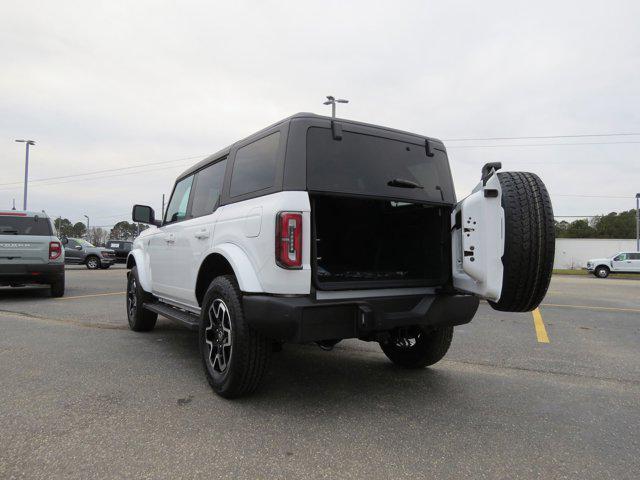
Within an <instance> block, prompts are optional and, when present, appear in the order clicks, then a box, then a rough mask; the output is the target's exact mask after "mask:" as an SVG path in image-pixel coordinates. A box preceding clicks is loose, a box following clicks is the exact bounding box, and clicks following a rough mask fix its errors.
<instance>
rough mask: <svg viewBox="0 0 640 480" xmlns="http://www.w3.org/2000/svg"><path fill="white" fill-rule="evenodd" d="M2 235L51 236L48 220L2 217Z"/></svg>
mask: <svg viewBox="0 0 640 480" xmlns="http://www.w3.org/2000/svg"><path fill="white" fill-rule="evenodd" d="M0 235H37V236H47V237H48V236H51V235H52V231H51V224H50V223H49V219H48V218H43V217H17V216H13V215H0Z"/></svg>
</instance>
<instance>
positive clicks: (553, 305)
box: [542, 303, 640, 313]
mask: <svg viewBox="0 0 640 480" xmlns="http://www.w3.org/2000/svg"><path fill="white" fill-rule="evenodd" d="M542 306H544V307H560V308H582V309H585V310H605V311H611V312H634V313H640V308H619V307H594V306H592V305H562V304H559V303H543V304H542Z"/></svg>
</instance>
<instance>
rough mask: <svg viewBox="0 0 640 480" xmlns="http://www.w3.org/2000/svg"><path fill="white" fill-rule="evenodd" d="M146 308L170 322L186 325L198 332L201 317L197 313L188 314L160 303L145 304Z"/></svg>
mask: <svg viewBox="0 0 640 480" xmlns="http://www.w3.org/2000/svg"><path fill="white" fill-rule="evenodd" d="M144 308H146V309H147V310H149V311H150V312H155V313H157V314H159V315H162V316H163V317H167V318H168V319H170V320H176V321H178V322H181V323H184V324H185V325H186V326H187V327H189V328H190V329H191V330H197V329H198V327H199V325H200V317H199V316H198V315H196V314H195V313H191V312H186V311H184V310H180V309H178V308H175V307H170V306H169V305H165V304H164V303H160V302H153V303H145V304H144Z"/></svg>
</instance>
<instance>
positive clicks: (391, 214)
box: [126, 113, 555, 397]
mask: <svg viewBox="0 0 640 480" xmlns="http://www.w3.org/2000/svg"><path fill="white" fill-rule="evenodd" d="M499 169H500V165H499V164H487V165H485V167H484V168H483V169H482V172H481V181H480V182H479V183H478V185H477V186H476V187H475V189H474V190H473V192H471V194H470V195H469V196H468V197H466V198H465V199H464V200H462V201H461V202H458V201H457V200H456V196H455V191H454V186H453V178H452V176H451V171H450V169H449V160H448V157H447V152H446V149H445V146H444V145H443V143H442V142H441V141H439V140H436V139H433V138H429V137H425V136H421V135H416V134H412V133H407V132H402V131H398V130H393V129H390V128H385V127H380V126H375V125H369V124H364V123H360V122H354V121H349V120H342V119H335V118H328V117H321V116H317V115H313V114H307V113H302V114H297V115H294V116H292V117H289V118H287V119H285V120H282V121H281V122H278V123H276V124H274V125H272V126H270V127H267V128H265V129H264V130H261V131H260V132H258V133H255V134H254V135H252V136H250V137H248V138H246V139H244V140H241V141H239V142H237V143H235V144H233V145H231V146H230V147H227V148H225V149H223V150H221V151H219V152H217V153H215V154H213V155H211V156H210V157H208V158H206V159H205V160H203V161H201V162H200V163H198V164H196V165H194V166H193V167H192V168H190V169H188V170H187V171H185V172H184V173H182V174H181V175H180V176H179V177H178V179H177V180H176V183H175V186H174V188H173V192H172V194H171V198H170V200H169V204H168V207H167V209H166V212H165V214H164V218H162V219H156V217H155V213H154V211H153V209H152V208H150V207H148V206H143V205H135V206H134V207H133V220H134V221H135V222H142V223H147V224H150V225H153V226H154V227H152V228H149V229H147V230H145V231H144V232H143V233H142V234H141V235H140V236H139V237H138V238H137V239H136V240H135V241H134V245H133V249H132V251H131V253H130V254H129V256H128V258H127V267H128V268H129V269H130V272H129V273H128V287H127V304H126V305H127V316H128V319H129V325H130V327H131V329H132V330H135V331H148V330H151V329H153V328H154V326H155V323H156V318H157V315H158V314H161V315H163V316H165V317H168V318H171V319H175V320H179V321H182V322H184V323H186V324H187V325H189V326H191V327H192V328H194V329H198V330H199V343H200V351H201V357H202V364H203V367H204V371H205V374H206V377H207V379H208V381H209V383H210V384H211V386H212V387H213V389H214V390H215V391H216V392H217V393H218V394H219V395H222V396H225V397H237V396H240V395H243V394H247V393H249V392H251V391H253V390H255V389H256V388H257V387H258V385H259V384H260V382H261V380H262V379H263V377H264V374H265V372H266V370H267V367H268V363H269V357H270V355H271V352H272V351H273V350H274V349H277V347H278V346H279V345H280V344H282V343H284V342H295V343H307V342H316V343H317V344H318V345H319V346H320V347H322V348H324V349H330V348H332V347H333V345H335V344H336V343H337V342H338V341H340V340H341V339H345V338H358V339H361V340H364V341H375V342H378V343H379V344H380V346H381V348H382V350H383V352H384V353H385V354H386V355H387V357H388V358H389V359H390V360H391V361H393V362H394V363H396V364H397V365H399V366H402V367H405V368H420V367H424V366H427V365H432V364H434V363H436V362H437V361H439V360H440V359H441V358H442V357H443V356H444V355H445V353H446V352H447V350H448V348H449V345H450V344H451V339H452V335H453V327H454V326H456V325H461V324H464V323H467V322H469V321H471V319H472V318H473V316H474V314H475V312H476V310H477V308H478V302H479V299H486V300H487V301H488V302H489V303H490V305H491V306H492V307H493V308H495V309H497V310H502V311H514V312H521V311H528V310H532V309H534V308H536V307H537V305H538V304H539V303H540V301H541V300H542V298H543V297H544V295H545V293H546V291H547V287H548V285H549V280H550V276H551V268H552V265H553V254H554V241H555V239H554V225H553V212H552V208H551V202H550V200H549V196H548V194H547V191H546V189H545V186H544V184H543V183H542V181H541V180H540V179H539V178H538V177H537V176H536V175H535V174H532V173H525V172H506V173H497V171H498V170H499ZM274 347H275V348H274Z"/></svg>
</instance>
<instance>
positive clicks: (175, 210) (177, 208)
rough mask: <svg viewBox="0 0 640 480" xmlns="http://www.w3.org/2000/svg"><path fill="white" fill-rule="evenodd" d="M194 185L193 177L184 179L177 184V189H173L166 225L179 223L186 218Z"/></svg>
mask: <svg viewBox="0 0 640 480" xmlns="http://www.w3.org/2000/svg"><path fill="white" fill-rule="evenodd" d="M192 184H193V175H191V176H189V177H187V178H183V179H182V180H180V181H179V182H178V183H176V188H174V189H173V195H172V196H171V201H170V202H169V206H168V207H167V213H166V215H165V223H172V222H179V221H180V220H184V219H185V218H186V216H187V206H188V205H189V194H190V193H191V185H192Z"/></svg>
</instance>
